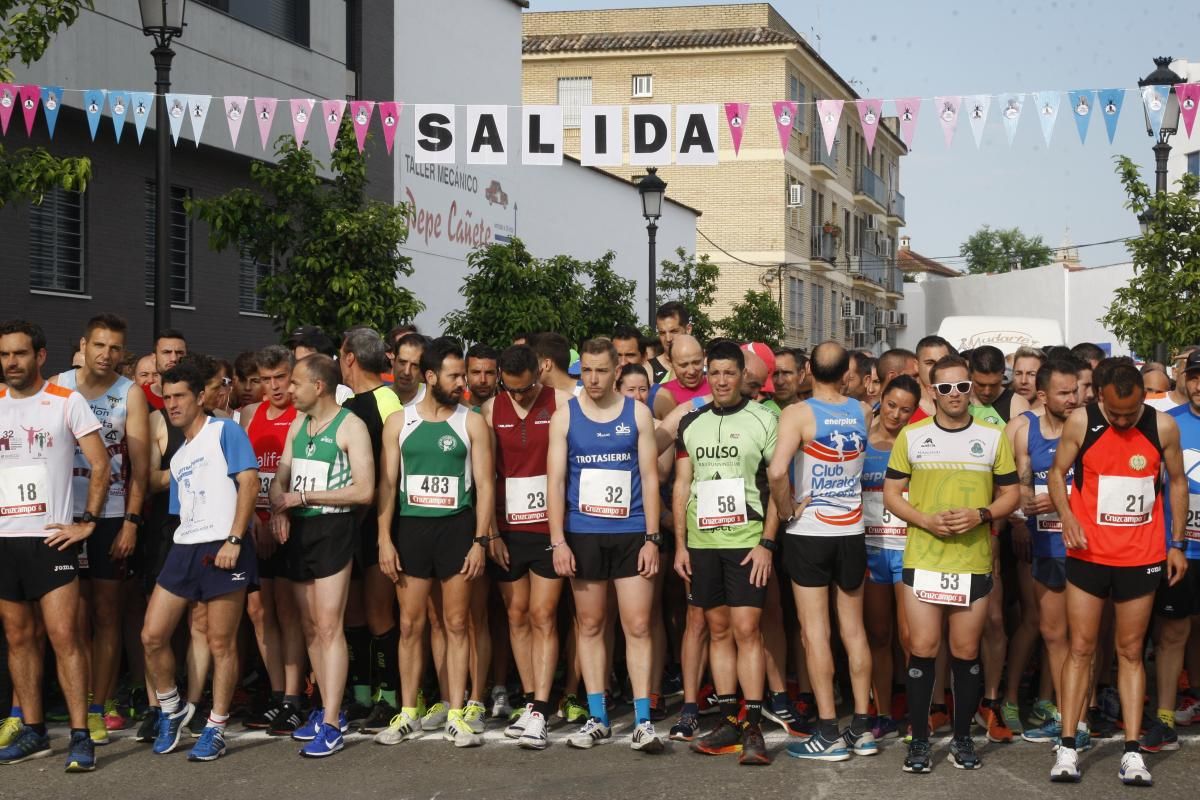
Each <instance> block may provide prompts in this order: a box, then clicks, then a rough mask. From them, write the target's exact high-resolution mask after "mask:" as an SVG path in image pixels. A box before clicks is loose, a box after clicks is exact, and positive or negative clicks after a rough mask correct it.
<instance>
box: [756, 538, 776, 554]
mask: <svg viewBox="0 0 1200 800" xmlns="http://www.w3.org/2000/svg"><path fill="white" fill-rule="evenodd" d="M758 544H759V546H760V547H762V548H764V549H765V550H766V551H767V552H769V553H778V552H779V542H777V541H775V540H774V539H759V540H758Z"/></svg>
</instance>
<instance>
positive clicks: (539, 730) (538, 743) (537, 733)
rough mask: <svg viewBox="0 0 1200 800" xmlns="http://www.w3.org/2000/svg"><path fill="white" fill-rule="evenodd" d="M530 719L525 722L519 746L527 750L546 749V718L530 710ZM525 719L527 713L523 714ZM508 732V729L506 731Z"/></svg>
mask: <svg viewBox="0 0 1200 800" xmlns="http://www.w3.org/2000/svg"><path fill="white" fill-rule="evenodd" d="M528 713H529V719H528V720H526V722H525V730H524V731H523V732H522V733H521V738H520V739H517V746H518V747H524V748H525V749H526V750H545V749H546V744H547V739H546V718H545V717H543V716H542V715H541V714H540V713H538V712H537V711H530V712H528ZM521 717H522V719H524V717H525V715H524V714H522V715H521ZM505 733H507V731H505Z"/></svg>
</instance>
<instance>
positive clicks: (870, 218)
mask: <svg viewBox="0 0 1200 800" xmlns="http://www.w3.org/2000/svg"><path fill="white" fill-rule="evenodd" d="M878 229H879V223H878V222H876V220H875V215H874V214H867V230H869V231H874V230H878Z"/></svg>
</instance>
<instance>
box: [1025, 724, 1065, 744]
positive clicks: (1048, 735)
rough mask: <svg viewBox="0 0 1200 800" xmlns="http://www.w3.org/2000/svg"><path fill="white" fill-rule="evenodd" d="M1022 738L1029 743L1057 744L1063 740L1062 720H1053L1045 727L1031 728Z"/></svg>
mask: <svg viewBox="0 0 1200 800" xmlns="http://www.w3.org/2000/svg"><path fill="white" fill-rule="evenodd" d="M1031 721H1032V720H1031ZM1021 738H1022V739H1024V740H1025V741H1027V742H1042V743H1045V742H1057V741H1058V740H1059V739H1061V738H1062V720H1058V719H1052V720H1050V721H1049V722H1047V723H1045V724H1044V725H1039V726H1038V727H1036V728H1030V729H1029V730H1027V731H1025V732H1024V733H1022V734H1021Z"/></svg>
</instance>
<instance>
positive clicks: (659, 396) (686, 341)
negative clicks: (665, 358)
mask: <svg viewBox="0 0 1200 800" xmlns="http://www.w3.org/2000/svg"><path fill="white" fill-rule="evenodd" d="M669 355H670V358H671V369H672V370H674V372H675V377H674V378H672V379H671V380H669V381H667V382H666V383H663V384H662V389H661V390H659V391H658V392H657V393H656V394H655V395H654V416H655V417H657V418H658V419H663V418H665V417H666V416H667V414H670V413H671V409H673V408H675V406H681V405H683V404H684V403H689V402H691V401H692V400H693V399H695V398H697V397H703V396H704V395H706V394H708V379H707V378H706V377H705V375H704V348H702V347H701V346H700V342H699V341H697V340H696V337H695V336H692V335H691V334H690V333H681V334H677V335H676V336H675V338H674V339H672V340H671V350H670V353H669Z"/></svg>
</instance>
